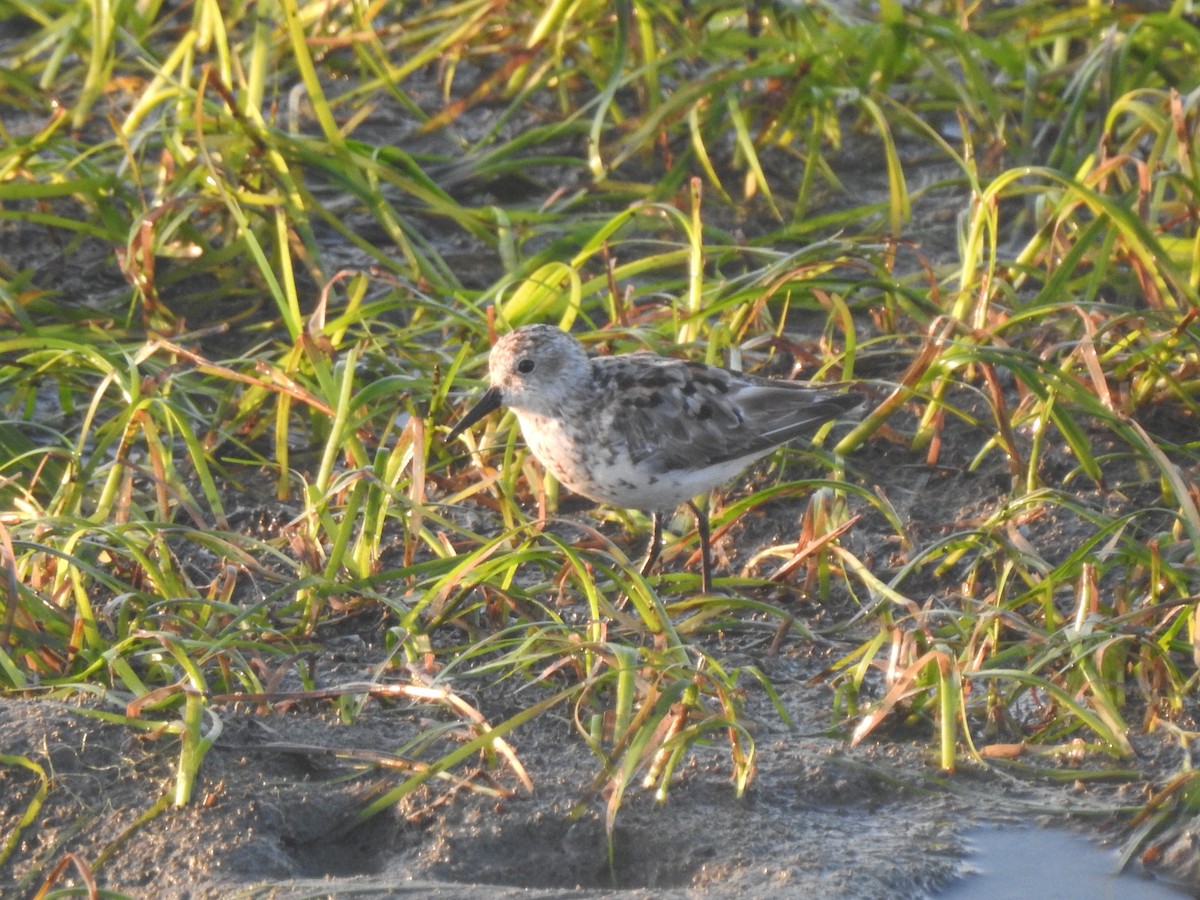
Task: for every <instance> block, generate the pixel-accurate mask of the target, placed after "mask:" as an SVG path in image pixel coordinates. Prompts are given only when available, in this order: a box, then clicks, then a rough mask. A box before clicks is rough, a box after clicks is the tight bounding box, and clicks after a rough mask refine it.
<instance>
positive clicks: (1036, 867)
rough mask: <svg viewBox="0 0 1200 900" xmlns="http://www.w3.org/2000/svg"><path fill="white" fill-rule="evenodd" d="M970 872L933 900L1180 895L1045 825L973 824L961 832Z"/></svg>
mask: <svg viewBox="0 0 1200 900" xmlns="http://www.w3.org/2000/svg"><path fill="white" fill-rule="evenodd" d="M966 837H967V842H968V847H969V848H970V849H971V850H972V853H971V855H970V856H968V857H967V859H966V866H967V869H968V871H970V872H971V873H972V874H969V875H967V876H965V877H964V878H963V879H962V880H961V881H957V882H955V883H954V884H952V885H950V886H949V887H948V888H947V889H946V890H944V891H940V892H939V893H938V894H937V895H936V896H937V898H938V900H1027V898H1029V897H1049V896H1053V897H1054V898H1055V900H1166V898H1172V900H1178V898H1180V897H1183V896H1186V894H1185V893H1184V892H1183V891H1182V890H1180V889H1178V888H1175V887H1172V886H1171V885H1169V884H1166V883H1165V882H1162V881H1154V880H1151V879H1148V878H1146V877H1144V876H1142V875H1139V874H1120V875H1118V874H1116V871H1117V863H1118V860H1117V854H1116V853H1115V852H1114V851H1111V850H1104V849H1102V848H1100V847H1097V846H1095V845H1094V844H1092V843H1090V842H1088V841H1087V840H1085V839H1084V838H1082V837H1080V836H1079V835H1077V834H1073V833H1071V832H1069V831H1063V830H1062V829H1051V828H978V829H974V830H972V831H970V832H968V833H967V834H966Z"/></svg>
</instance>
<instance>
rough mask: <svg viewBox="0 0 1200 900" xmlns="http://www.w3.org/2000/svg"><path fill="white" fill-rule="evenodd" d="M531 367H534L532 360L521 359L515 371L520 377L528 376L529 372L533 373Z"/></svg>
mask: <svg viewBox="0 0 1200 900" xmlns="http://www.w3.org/2000/svg"><path fill="white" fill-rule="evenodd" d="M533 366H534V362H533V360H532V359H529V358H528V357H526V358H525V359H523V360H521V361H520V362H519V363H517V371H518V372H520V373H521V374H522V375H528V374H529V373H530V372H532V371H533Z"/></svg>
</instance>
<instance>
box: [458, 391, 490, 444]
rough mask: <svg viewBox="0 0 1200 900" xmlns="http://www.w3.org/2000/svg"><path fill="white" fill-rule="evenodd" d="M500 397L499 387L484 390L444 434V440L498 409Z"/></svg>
mask: <svg viewBox="0 0 1200 900" xmlns="http://www.w3.org/2000/svg"><path fill="white" fill-rule="evenodd" d="M502 399H503V398H502V397H501V395H500V390H499V388H491V389H490V390H487V391H484V392H483V396H482V397H480V398H479V402H478V403H476V404H475V405H474V406H473V407H471V411H470V412H469V413H467V414H466V415H465V416H463V417H462V418H461V419H459V420H458V424H457V425H455V426H454V427H453V428H451V429H450V433H449V434H448V435H446V440H447V441H452V440H454V439H455V438H456V437H458V436H459V435H460V434H462V433H463V432H464V431H466V430H467V429H468V428H470V427H471V426H472V425H474V424H475V423H476V422H478V421H479V420H480V419H482V418H483V417H484V416H486V415H487V414H488V413H490V412H493V411H495V410H497V409H499V408H500V404H501V401H502Z"/></svg>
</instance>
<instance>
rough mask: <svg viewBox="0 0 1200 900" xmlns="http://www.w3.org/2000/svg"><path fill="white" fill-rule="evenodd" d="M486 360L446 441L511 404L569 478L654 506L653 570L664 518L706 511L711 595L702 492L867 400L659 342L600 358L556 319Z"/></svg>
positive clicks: (517, 334) (558, 474) (592, 492)
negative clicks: (484, 381)
mask: <svg viewBox="0 0 1200 900" xmlns="http://www.w3.org/2000/svg"><path fill="white" fill-rule="evenodd" d="M488 369H489V375H490V380H491V387H490V388H489V389H488V390H487V391H486V392H485V393H484V394H483V397H482V398H481V399H480V400H479V402H478V403H476V404H475V406H474V407H473V408H472V409H471V411H470V412H468V413H467V414H466V415H465V416H463V418H462V419H461V420H459V422H458V424H457V425H455V426H454V427H453V428H452V429H451V430H450V433H449V434H447V435H446V440H447V441H452V440H454V439H455V438H456V437H458V435H460V434H461V433H462V432H463V431H464V430H466V429H467V428H469V427H470V426H471V425H473V424H474V423H476V422H478V421H479V420H480V419H482V418H483V417H484V416H485V415H487V414H488V413H490V412H492V411H493V410H495V409H497V408H499V407H501V406H507V407H509V408H510V409H512V410H513V412H515V413H516V416H517V421H518V422H519V423H520V425H521V433H522V435H523V436H524V437H525V441H526V443H527V444H528V445H529V449H530V450H531V451H533V455H534V456H536V457H537V458H538V460H540V461H541V463H542V465H544V466H545V467H546V468H547V469H549V470H550V472H552V473H553V474H554V477H555V478H557V479H558V480H559V482H561V483H562V484H564V485H566V486H567V487H568V488H570V489H571V490H573V491H575V493H577V494H582V495H583V496H585V497H588V498H590V499H592V500H596V501H598V502H600V503H606V504H608V505H610V506H618V507H623V508H626V509H639V510H643V511H645V512H648V513H650V514H651V515H652V517H653V519H652V520H653V534H652V536H651V538H650V546H649V549H648V550H647V554H646V562H645V563H644V564H643V565H642V570H641V571H642V575H643V577H645V576H646V575H647V574H648V573H649V572H650V569H651V567H652V566H653V565H654V563H655V561H656V560H657V559H658V555H659V553H660V552H661V550H662V530H663V517H664V516H665V515H669V514H670V513H672V512H673V511H674V510H675V509H676V508H677V507H678V506H680V505H681V504H684V503H686V504H687V505H688V507H689V508H690V509H691V511H692V514H693V515H695V517H696V529H697V533H698V535H699V538H700V548H701V560H702V570H701V589H702V590H703V592H704V593H709V592H711V589H712V554H711V549H710V547H709V527H708V516H707V515H706V514H705V513H704V511H703V510H702V509H701V508H700V507H699V506H697V505H696V503H695V502H694V498H695V497H697V496H699V495H700V494H704V493H706V492H708V491H710V490H712V489H713V488H715V487H717V486H719V485H721V484H724V483H725V482H726V481H728V480H729V479H731V478H733V476H735V475H737V474H738V473H739V472H741V471H742V470H743V469H744V468H746V467H747V466H748V465H749V464H750V463H752V462H753V461H754V460H756V459H758V458H760V457H762V456H765V455H766V454H767V453H770V452H771V451H772V450H773V449H775V448H776V447H778V446H779V445H781V444H784V443H787V442H788V441H790V440H793V439H795V438H802V437H810V436H811V435H812V434H813V433H814V432H816V431H817V429H819V428H820V427H821V426H822V425H824V424H825V423H826V422H828V421H830V420H832V419H836V418H837V417H838V416H839V415H842V414H843V413H847V412H849V411H850V410H852V409H854V408H855V407H857V406H858V405H859V404H860V403H861V402H862V401H861V398H859V397H856V396H854V395H852V394H847V393H845V392H843V391H838V390H832V389H830V388H827V387H813V386H810V385H807V384H800V383H797V382H793V381H778V380H773V379H767V378H759V377H757V376H754V375H747V374H744V373H742V372H734V371H731V370H729V369H723V368H719V367H717V366H709V365H705V364H703V363H696V362H686V361H684V360H679V359H670V358H667V357H662V356H658V355H657V354H654V353H649V352H638V353H627V354H620V355H617V356H599V357H594V358H593V357H589V356H588V355H587V352H586V351H585V350H584V349H583V346H582V345H581V344H580V343H579V341H577V340H576V339H575V338H574V337H572V336H571V335H570V334H568V333H567V332H565V331H563V330H562V329H560V328H556V327H554V326H552V325H526V326H525V327H523V328H518V329H517V330H516V331H513V332H512V333H510V334H507V335H505V336H504V337H502V338H500V340H498V341H497V342H496V345H495V346H494V347H493V348H492V352H491V356H490V357H489V360H488Z"/></svg>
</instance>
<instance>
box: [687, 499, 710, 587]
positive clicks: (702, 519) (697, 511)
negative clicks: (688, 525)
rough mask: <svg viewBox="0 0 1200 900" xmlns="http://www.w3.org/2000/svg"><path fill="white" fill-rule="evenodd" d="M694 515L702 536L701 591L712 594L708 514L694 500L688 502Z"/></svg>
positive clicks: (697, 528)
mask: <svg viewBox="0 0 1200 900" xmlns="http://www.w3.org/2000/svg"><path fill="white" fill-rule="evenodd" d="M688 506H689V507H690V508H691V510H692V515H694V516H695V517H696V534H698V535H699V536H700V590H701V592H702V593H705V594H711V593H712V548H711V547H710V546H709V542H708V513H706V512H704V510H702V509H701V508H700V507H698V506H697V505H696V504H695V502H693V501H692V500H689V501H688Z"/></svg>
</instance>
